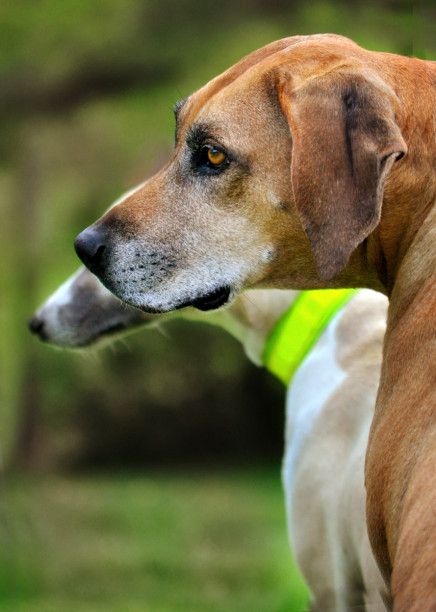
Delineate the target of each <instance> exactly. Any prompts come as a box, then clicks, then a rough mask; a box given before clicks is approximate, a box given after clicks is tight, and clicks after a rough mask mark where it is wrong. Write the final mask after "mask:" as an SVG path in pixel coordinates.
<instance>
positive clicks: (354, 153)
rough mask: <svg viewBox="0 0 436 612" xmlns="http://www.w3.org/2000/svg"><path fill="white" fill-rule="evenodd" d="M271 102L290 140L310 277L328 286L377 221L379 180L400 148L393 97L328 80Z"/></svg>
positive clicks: (344, 77) (371, 85)
mask: <svg viewBox="0 0 436 612" xmlns="http://www.w3.org/2000/svg"><path fill="white" fill-rule="evenodd" d="M278 96H279V101H280V104H281V106H282V109H283V111H284V113H285V115H286V117H287V120H288V122H289V126H290V130H291V136H292V169H291V170H292V172H291V176H292V187H293V191H294V198H295V203H296V206H297V210H298V212H299V214H300V218H301V221H302V224H303V227H304V229H305V231H306V234H307V236H308V238H309V242H310V244H311V247H312V251H313V254H314V257H315V262H316V265H317V269H318V274H319V276H320V277H321V278H322V279H323V280H331V279H333V278H334V277H335V276H337V274H339V272H341V270H342V269H343V268H344V267H345V265H346V263H347V261H348V258H349V256H350V255H351V253H352V251H353V250H354V249H355V248H356V247H357V246H358V245H359V244H360V243H361V242H362V241H363V240H364V239H365V238H366V237H367V236H368V235H369V234H370V233H371V232H372V231H373V229H374V228H375V227H376V226H377V224H378V222H379V221H380V215H381V207H382V202H383V190H384V184H385V181H386V177H387V174H388V172H389V171H390V169H391V168H392V166H393V164H394V163H395V161H396V160H398V159H400V158H401V157H402V156H403V155H404V154H405V153H406V152H407V146H406V143H405V142H404V140H403V137H402V135H401V132H400V129H399V127H398V125H397V123H396V121H395V115H394V108H395V106H397V110H398V107H399V106H400V102H399V100H398V98H396V96H395V94H394V92H393V91H391V90H389V89H388V88H387V87H386V86H385V85H384V84H382V83H380V82H378V81H375V80H370V79H367V78H364V77H363V76H362V75H361V74H355V73H353V74H350V73H347V72H342V73H338V72H336V73H335V72H331V73H329V74H328V75H326V76H320V77H315V78H313V79H312V80H309V81H306V82H304V83H303V84H302V85H300V86H295V83H292V82H291V79H286V78H282V79H281V82H280V83H279V85H278Z"/></svg>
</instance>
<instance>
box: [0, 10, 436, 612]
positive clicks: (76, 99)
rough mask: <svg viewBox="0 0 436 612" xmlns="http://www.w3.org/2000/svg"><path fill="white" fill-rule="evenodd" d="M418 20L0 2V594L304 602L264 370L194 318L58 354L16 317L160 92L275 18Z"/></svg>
mask: <svg viewBox="0 0 436 612" xmlns="http://www.w3.org/2000/svg"><path fill="white" fill-rule="evenodd" d="M434 26H435V9H434V2H433V4H431V3H428V4H427V3H426V2H422V3H419V2H416V3H412V2H411V1H410V0H399V1H395V2H394V1H391V0H381V1H379V2H368V1H363V0H356V1H354V2H352V3H351V2H326V1H322V0H315V1H314V2H305V1H304V0H294V1H292V0H287V1H284V0H233V1H229V0H220V2H218V3H205V2H200V1H199V0H180V1H177V2H176V1H170V0H146V1H140V0H122V1H121V0H105V1H103V0H100V1H91V0H63V2H59V0H39V1H35V2H30V1H27V2H26V1H25V0H3V1H2V3H1V5H0V121H1V139H0V200H1V206H0V215H1V217H0V234H1V240H2V244H3V246H4V247H5V248H4V251H3V257H2V266H1V269H0V274H1V285H2V297H1V301H0V326H1V329H0V333H1V344H0V346H1V353H0V385H1V386H0V400H1V410H0V443H1V449H2V450H1V452H2V463H3V465H4V466H5V470H4V474H3V476H2V487H1V490H0V527H1V530H0V538H1V541H0V563H1V568H0V609H1V610H25V611H26V612H28V611H33V610H38V611H39V610H41V611H43V610H44V611H49V610H56V611H58V610H61V611H64V610H92V611H97V610H100V609H102V610H103V609H105V610H111V611H112V610H113V611H115V610H120V611H121V610H123V611H124V610H152V611H164V610H165V611H173V610H174V611H175V610H177V611H187V612H189V611H200V610H201V611H203V610H211V611H214V610H217V611H221V610H226V611H229V610H232V611H235V610H241V611H242V610H244V611H247V612H248V611H249V612H256V611H259V612H260V611H265V610H268V611H269V612H280V611H284V610H288V611H290V612H292V611H294V610H295V611H296V610H302V609H304V607H305V604H304V601H305V597H306V595H305V592H304V590H301V587H300V586H296V585H297V582H298V577H296V574H295V572H294V569H293V565H292V561H291V557H290V553H289V551H288V546H287V536H286V526H285V518H284V510H283V500H282V494H281V489H280V476H279V470H280V457H281V454H282V447H283V443H282V437H283V401H284V390H283V389H282V388H281V386H280V385H279V384H278V383H277V382H276V381H275V380H273V379H272V377H270V376H269V375H268V374H267V373H266V372H263V371H259V370H258V369H256V368H255V367H254V366H252V365H250V364H249V362H248V361H247V359H246V358H245V356H244V355H243V353H242V350H241V348H240V347H239V346H238V345H237V343H236V342H235V341H234V340H232V339H231V338H229V337H227V336H225V334H224V333H223V332H220V331H218V330H216V329H211V328H209V327H208V326H206V325H200V324H198V325H194V324H193V323H184V322H182V321H175V322H171V323H169V324H168V325H167V326H166V327H165V330H163V331H164V332H165V333H163V331H159V330H158V331H156V330H154V331H148V332H147V331H145V332H140V333H138V334H136V335H134V336H132V337H129V338H128V340H126V341H124V342H118V343H116V345H115V346H114V347H111V348H109V349H104V350H102V351H99V352H95V351H91V352H89V353H87V354H83V353H81V354H79V353H73V352H62V351H56V350H54V349H51V348H49V347H47V346H45V345H43V344H41V343H39V342H38V341H37V339H36V338H34V337H31V335H30V334H29V332H28V331H27V329H26V321H27V320H28V319H29V317H30V316H31V314H32V313H33V311H34V310H35V308H36V307H37V306H38V305H39V304H40V303H41V302H42V301H43V300H44V299H45V298H46V297H47V296H48V295H49V294H50V293H51V292H52V291H53V290H54V289H55V288H56V287H57V286H58V285H59V284H60V283H61V282H63V281H64V280H65V279H66V277H67V276H68V275H69V274H71V273H72V272H73V271H74V270H75V269H76V268H77V267H78V265H79V262H78V260H77V258H76V256H75V253H74V250H73V246H72V245H73V240H74V237H75V236H76V235H77V234H78V233H79V231H81V230H82V229H83V228H84V227H85V226H87V225H88V224H89V223H91V222H92V221H94V220H95V218H96V217H98V216H99V215H100V214H101V213H102V212H103V211H104V210H105V209H106V208H107V207H108V205H109V204H110V203H112V202H113V201H114V200H115V199H117V198H118V196H119V195H120V193H122V192H123V191H125V190H126V189H128V188H130V187H132V186H133V185H135V184H137V183H139V182H141V181H143V180H144V179H145V178H146V177H147V176H149V175H150V174H152V173H153V172H154V171H156V170H157V169H158V168H159V167H160V166H161V165H162V163H163V162H164V161H165V160H166V158H167V157H168V155H169V153H170V151H171V148H172V142H173V128H174V119H173V114H172V107H173V105H174V103H175V102H176V101H177V100H178V99H179V98H182V97H184V96H185V95H187V94H189V93H190V92H192V91H193V90H195V89H196V88H198V87H199V86H201V85H202V84H203V83H204V82H206V81H207V80H209V79H210V78H211V77H213V76H215V75H216V74H217V73H219V72H221V71H222V70H224V69H225V68H227V67H228V66H229V65H231V64H232V63H234V62H236V61H237V60H238V59H240V57H242V56H243V55H245V54H247V53H249V52H250V51H252V50H254V49H256V48H258V47H260V46H262V45H264V44H267V43H268V42H270V41H272V40H274V39H277V38H281V37H284V36H289V35H293V34H308V33H316V32H336V33H340V34H344V35H347V36H349V37H351V38H353V39H354V40H355V41H356V42H358V43H359V44H361V45H363V46H365V47H367V48H370V49H375V50H383V51H391V52H398V53H402V54H406V55H417V56H419V57H423V58H427V59H432V58H435V57H436V42H435V36H434V33H435V29H434ZM417 95H419V92H417Z"/></svg>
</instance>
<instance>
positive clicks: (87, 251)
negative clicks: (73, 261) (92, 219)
mask: <svg viewBox="0 0 436 612" xmlns="http://www.w3.org/2000/svg"><path fill="white" fill-rule="evenodd" d="M74 248H75V249H76V253H77V255H78V256H79V257H80V259H81V260H82V261H83V263H84V264H85V266H86V267H87V268H89V270H91V272H93V273H94V274H98V271H99V270H100V269H101V264H102V259H103V255H104V254H105V253H106V252H107V250H108V246H107V236H106V235H105V233H104V232H102V231H101V229H99V228H98V227H93V226H91V227H88V228H86V229H85V230H83V232H81V233H80V234H79V235H78V236H77V238H76V240H75V241H74Z"/></svg>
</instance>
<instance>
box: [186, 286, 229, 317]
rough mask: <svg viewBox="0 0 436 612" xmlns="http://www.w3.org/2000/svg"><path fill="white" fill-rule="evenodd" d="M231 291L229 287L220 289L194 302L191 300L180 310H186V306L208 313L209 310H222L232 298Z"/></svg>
mask: <svg viewBox="0 0 436 612" xmlns="http://www.w3.org/2000/svg"><path fill="white" fill-rule="evenodd" d="M230 292H231V289H230V287H228V286H225V287H219V288H218V289H215V290H214V291H210V292H209V293H206V294H204V295H201V296H200V297H198V298H195V299H194V300H190V301H189V302H186V303H184V304H182V305H180V306H179V308H184V307H185V306H193V307H194V308H197V309H198V310H202V311H204V312H205V311H207V310H215V309H216V308H220V307H221V306H224V304H226V302H227V301H228V299H229V297H230Z"/></svg>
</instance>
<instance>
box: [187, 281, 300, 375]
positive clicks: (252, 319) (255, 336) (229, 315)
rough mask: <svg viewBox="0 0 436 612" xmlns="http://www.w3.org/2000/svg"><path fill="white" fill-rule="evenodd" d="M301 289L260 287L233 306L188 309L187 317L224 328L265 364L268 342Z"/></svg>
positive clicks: (249, 292)
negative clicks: (264, 355) (263, 356)
mask: <svg viewBox="0 0 436 612" xmlns="http://www.w3.org/2000/svg"><path fill="white" fill-rule="evenodd" d="M299 294H300V292H299V291H290V290H280V289H256V290H250V291H248V292H245V293H243V294H242V296H241V297H240V298H239V299H238V300H237V301H236V302H234V303H233V304H232V305H231V306H230V307H229V308H224V309H222V310H218V311H212V312H210V313H201V312H199V311H197V310H195V309H194V308H186V309H185V310H184V311H180V314H182V312H183V318H184V319H190V320H195V321H201V322H203V323H210V324H212V325H217V326H218V327H221V328H222V329H224V330H225V331H227V332H228V333H230V334H231V335H232V336H233V337H234V338H236V340H238V341H239V342H241V344H242V346H243V348H244V351H245V353H246V355H247V357H248V358H249V359H250V360H251V361H252V362H253V363H255V364H256V365H258V366H261V365H262V355H263V351H264V348H265V345H266V342H267V340H268V338H269V336H270V334H271V332H272V330H273V328H274V326H275V325H276V323H277V321H278V320H279V319H280V317H281V316H282V315H283V314H284V313H285V312H286V311H287V310H288V309H289V307H290V306H291V305H292V304H293V303H294V301H295V300H296V298H297V297H298V295H299Z"/></svg>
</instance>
